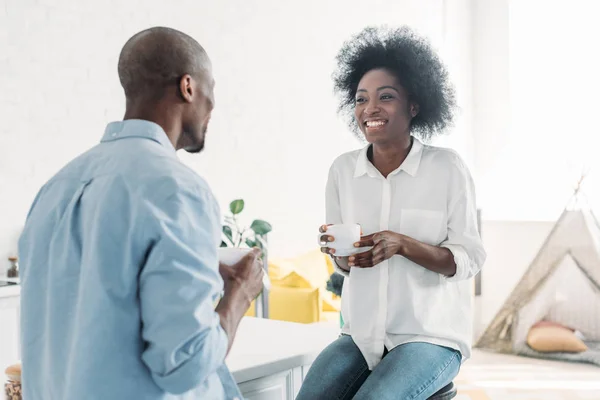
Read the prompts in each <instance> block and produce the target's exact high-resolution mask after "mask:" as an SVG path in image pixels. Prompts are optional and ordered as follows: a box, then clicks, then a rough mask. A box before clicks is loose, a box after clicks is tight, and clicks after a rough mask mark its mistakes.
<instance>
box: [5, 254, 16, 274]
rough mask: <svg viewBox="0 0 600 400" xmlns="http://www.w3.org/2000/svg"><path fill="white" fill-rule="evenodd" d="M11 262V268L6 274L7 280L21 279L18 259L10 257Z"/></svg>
mask: <svg viewBox="0 0 600 400" xmlns="http://www.w3.org/2000/svg"><path fill="white" fill-rule="evenodd" d="M8 261H10V267H9V268H8V271H7V272H6V277H7V278H18V277H19V259H18V258H17V257H8Z"/></svg>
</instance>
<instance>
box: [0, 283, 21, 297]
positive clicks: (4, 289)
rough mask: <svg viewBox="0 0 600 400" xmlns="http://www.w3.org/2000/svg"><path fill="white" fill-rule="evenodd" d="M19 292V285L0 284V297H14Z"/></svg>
mask: <svg viewBox="0 0 600 400" xmlns="http://www.w3.org/2000/svg"><path fill="white" fill-rule="evenodd" d="M20 294H21V285H10V286H0V299H1V298H3V297H16V296H19V295H20Z"/></svg>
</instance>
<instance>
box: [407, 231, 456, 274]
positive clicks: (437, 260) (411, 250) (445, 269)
mask: <svg viewBox="0 0 600 400" xmlns="http://www.w3.org/2000/svg"><path fill="white" fill-rule="evenodd" d="M397 254H398V255H401V256H403V257H405V258H407V259H409V260H410V261H412V262H414V263H416V264H419V265H420V266H422V267H423V268H426V269H428V270H430V271H433V272H437V273H438V274H442V275H446V276H453V275H454V274H456V263H455V262H454V255H453V254H452V252H451V251H450V250H448V249H447V248H445V247H438V246H432V245H429V244H426V243H423V242H420V241H418V240H416V239H413V238H411V237H408V236H404V237H403V240H402V245H401V246H400V248H399V250H398V253H397Z"/></svg>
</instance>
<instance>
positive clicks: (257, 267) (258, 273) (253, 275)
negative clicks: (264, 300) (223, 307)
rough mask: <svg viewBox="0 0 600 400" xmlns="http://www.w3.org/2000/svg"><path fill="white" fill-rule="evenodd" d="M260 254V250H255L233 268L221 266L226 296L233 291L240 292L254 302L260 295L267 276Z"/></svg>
mask: <svg viewBox="0 0 600 400" xmlns="http://www.w3.org/2000/svg"><path fill="white" fill-rule="evenodd" d="M260 253H261V251H260V249H256V248H255V249H252V251H251V252H250V253H248V254H246V255H245V256H244V258H242V259H241V260H240V261H239V262H238V263H237V264H235V265H233V266H228V265H225V264H222V263H221V264H219V272H220V273H221V276H222V277H223V281H224V285H225V295H227V293H229V292H231V291H235V290H240V291H241V292H243V293H245V295H246V297H248V299H250V302H252V300H254V299H255V298H256V297H257V296H258V295H259V294H260V292H261V291H262V289H263V276H264V274H265V271H264V269H263V268H262V262H261V260H260Z"/></svg>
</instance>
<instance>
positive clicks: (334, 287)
mask: <svg viewBox="0 0 600 400" xmlns="http://www.w3.org/2000/svg"><path fill="white" fill-rule="evenodd" d="M343 285H344V276H343V275H341V274H338V273H337V272H334V273H333V274H331V276H330V277H329V280H328V281H327V290H328V291H329V292H331V293H333V294H334V295H336V296H338V297H342V286H343ZM343 326H344V319H343V318H342V313H341V312H340V328H342V327H343Z"/></svg>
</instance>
